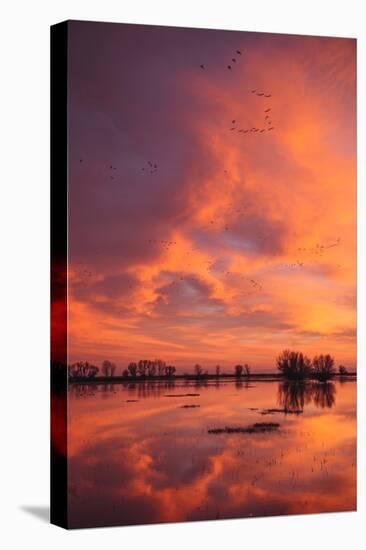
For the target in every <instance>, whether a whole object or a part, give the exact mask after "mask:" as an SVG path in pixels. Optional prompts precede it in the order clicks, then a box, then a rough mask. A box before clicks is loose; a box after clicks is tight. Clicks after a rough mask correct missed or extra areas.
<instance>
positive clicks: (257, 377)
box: [68, 372, 357, 384]
mask: <svg viewBox="0 0 366 550" xmlns="http://www.w3.org/2000/svg"><path fill="white" fill-rule="evenodd" d="M349 379H351V380H354V379H357V372H349V373H347V374H339V373H336V374H335V375H334V376H332V377H331V378H330V379H329V380H326V382H331V381H332V380H349ZM176 380H189V381H194V382H205V381H220V380H229V381H235V382H249V381H250V382H255V381H256V382H273V381H277V380H284V381H288V382H307V381H316V382H319V383H323V381H320V380H316V379H315V378H304V379H298V380H296V379H290V378H286V377H285V376H284V375H283V374H281V373H257V374H254V373H253V374H249V375H243V376H235V374H220V375H219V376H217V375H216V374H205V375H202V376H196V375H194V374H176V375H174V376H171V377H168V376H151V377H148V376H144V377H142V376H136V377H132V376H131V377H125V376H96V377H95V378H69V379H68V384H121V383H129V382H133V383H136V382H138V383H145V382H174V381H176Z"/></svg>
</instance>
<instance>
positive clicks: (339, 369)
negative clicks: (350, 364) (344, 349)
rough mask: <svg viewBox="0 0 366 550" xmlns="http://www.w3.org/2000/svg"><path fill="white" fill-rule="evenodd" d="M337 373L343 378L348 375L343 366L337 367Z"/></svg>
mask: <svg viewBox="0 0 366 550" xmlns="http://www.w3.org/2000/svg"><path fill="white" fill-rule="evenodd" d="M338 372H339V374H340V375H341V376H345V375H346V374H348V370H347V369H346V367H345V366H344V365H339V367H338Z"/></svg>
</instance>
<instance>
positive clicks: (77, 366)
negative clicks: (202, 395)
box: [68, 359, 251, 379]
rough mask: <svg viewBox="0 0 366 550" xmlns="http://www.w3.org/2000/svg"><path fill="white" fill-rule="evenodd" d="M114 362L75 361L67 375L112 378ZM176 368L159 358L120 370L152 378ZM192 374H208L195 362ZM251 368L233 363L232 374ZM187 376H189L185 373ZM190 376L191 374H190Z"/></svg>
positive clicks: (217, 369)
mask: <svg viewBox="0 0 366 550" xmlns="http://www.w3.org/2000/svg"><path fill="white" fill-rule="evenodd" d="M116 368H117V367H116V364H115V363H112V362H111V361H109V360H105V361H103V363H102V366H101V369H99V367H97V366H96V365H92V364H91V363H89V362H88V361H77V362H76V363H73V364H72V365H69V366H68V376H69V378H70V379H78V378H86V379H90V378H95V377H96V376H97V375H98V373H99V372H100V374H101V376H103V377H104V378H112V377H113V376H115V374H116ZM176 370H177V369H176V368H175V367H174V366H173V365H167V364H166V362H165V361H162V360H161V359H155V360H150V359H141V360H140V361H137V362H131V363H129V364H128V366H127V368H124V369H123V370H122V377H123V378H141V379H143V378H154V377H160V378H161V377H165V378H172V377H174V376H175V373H176ZM193 373H194V374H193V375H194V376H195V377H197V378H205V377H207V376H209V372H208V370H205V369H204V368H203V367H202V366H201V365H199V364H196V365H194V367H193ZM250 373H251V369H250V367H249V365H248V364H247V363H245V364H244V365H235V367H234V373H233V374H234V375H235V376H236V377H238V378H239V377H242V376H250ZM222 375H223V373H222V371H221V366H220V365H216V367H215V376H216V377H219V376H222ZM187 376H189V375H188V374H187ZM190 376H192V375H190Z"/></svg>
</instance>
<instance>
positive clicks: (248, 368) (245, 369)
mask: <svg viewBox="0 0 366 550" xmlns="http://www.w3.org/2000/svg"><path fill="white" fill-rule="evenodd" d="M244 371H245V375H246V376H250V366H249V365H248V364H247V363H245V365H244Z"/></svg>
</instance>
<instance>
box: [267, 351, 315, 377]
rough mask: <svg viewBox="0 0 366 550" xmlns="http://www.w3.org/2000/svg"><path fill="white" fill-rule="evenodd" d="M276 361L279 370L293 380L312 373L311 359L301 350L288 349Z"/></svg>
mask: <svg viewBox="0 0 366 550" xmlns="http://www.w3.org/2000/svg"><path fill="white" fill-rule="evenodd" d="M276 361H277V368H278V370H279V371H280V372H282V374H283V375H284V376H285V377H286V378H289V379H291V380H303V379H304V378H307V377H309V376H310V374H311V361H310V359H309V358H308V357H306V355H303V354H302V353H301V352H298V351H290V350H288V349H286V350H284V351H283V352H282V353H281V354H280V355H279V356H278V357H277V360H276Z"/></svg>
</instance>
